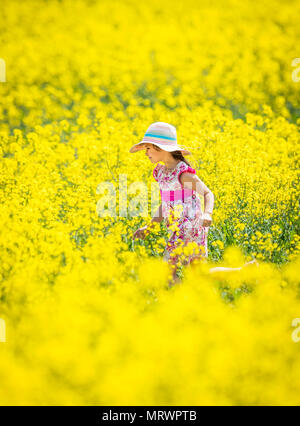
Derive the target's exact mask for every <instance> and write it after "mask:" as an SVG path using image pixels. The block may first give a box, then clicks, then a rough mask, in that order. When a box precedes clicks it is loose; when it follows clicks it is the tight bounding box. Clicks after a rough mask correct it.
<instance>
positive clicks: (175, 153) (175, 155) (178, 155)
mask: <svg viewBox="0 0 300 426" xmlns="http://www.w3.org/2000/svg"><path fill="white" fill-rule="evenodd" d="M151 145H152V146H153V147H154V149H156V151H162V149H161V148H159V147H158V146H156V145H153V144H151ZM170 154H171V155H172V157H173V158H175V160H180V161H184V162H185V163H186V164H187V165H188V166H189V167H192V166H191V165H190V163H189V162H188V161H187V160H186V158H185V157H184V156H183V155H182V152H181V151H173V152H170Z"/></svg>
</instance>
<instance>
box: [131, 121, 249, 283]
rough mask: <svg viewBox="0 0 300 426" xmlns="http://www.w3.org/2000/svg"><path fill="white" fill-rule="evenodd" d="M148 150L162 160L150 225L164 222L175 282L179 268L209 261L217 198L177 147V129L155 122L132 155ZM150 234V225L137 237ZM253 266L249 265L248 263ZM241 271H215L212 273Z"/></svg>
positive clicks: (154, 159) (166, 257)
mask: <svg viewBox="0 0 300 426" xmlns="http://www.w3.org/2000/svg"><path fill="white" fill-rule="evenodd" d="M141 149H145V150H146V156H147V157H148V158H149V160H150V161H151V162H152V163H157V162H159V161H162V162H163V163H164V165H162V164H157V165H156V167H155V168H154V170H153V177H154V179H155V180H156V181H157V182H158V183H159V187H160V194H161V204H160V206H159V208H158V210H157V212H156V214H155V215H154V217H153V219H152V221H151V223H153V222H161V221H162V220H164V221H165V224H166V226H167V229H168V233H169V239H168V242H167V245H166V248H165V251H164V254H163V258H164V260H166V261H167V262H168V263H169V264H170V265H171V266H172V269H173V271H172V272H173V281H171V282H170V283H169V285H173V283H175V282H178V281H180V280H179V278H178V277H177V270H178V266H179V265H188V264H190V263H191V262H193V261H194V260H195V259H207V257H208V251H207V236H208V229H209V226H210V225H211V223H212V213H213V207H214V195H213V193H212V191H211V190H210V189H209V188H208V187H207V186H206V185H205V184H204V182H202V181H201V180H200V179H199V177H198V176H197V175H196V170H195V169H194V168H192V167H191V165H190V164H189V163H188V161H187V160H186V159H185V157H184V156H183V154H184V155H189V154H191V153H190V151H188V150H187V149H185V148H184V147H181V146H179V145H178V144H177V136H176V129H175V127H174V126H172V125H170V124H168V123H163V122H156V123H153V124H151V125H150V127H149V128H148V129H147V132H146V133H145V136H144V138H143V140H142V141H141V142H139V143H137V144H135V145H134V146H133V147H132V148H131V149H130V152H136V151H139V150H141ZM199 195H201V196H203V197H204V212H202V210H201V200H200V197H199ZM148 232H149V229H148V227H147V226H145V227H143V228H140V229H138V230H137V231H135V233H134V235H133V239H134V238H144V237H145V235H146V233H148ZM249 263H250V262H249ZM233 269H240V268H220V267H219V268H212V269H211V270H210V271H211V272H215V271H217V270H233Z"/></svg>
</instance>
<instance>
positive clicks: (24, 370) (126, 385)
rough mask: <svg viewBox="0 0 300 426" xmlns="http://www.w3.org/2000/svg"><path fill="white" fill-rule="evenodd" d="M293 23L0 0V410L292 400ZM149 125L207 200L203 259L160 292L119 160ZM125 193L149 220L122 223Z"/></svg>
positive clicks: (200, 12)
mask: <svg viewBox="0 0 300 426" xmlns="http://www.w3.org/2000/svg"><path fill="white" fill-rule="evenodd" d="M299 14H300V3H299V2H297V1H290V2H288V3H282V2H280V1H278V0H269V1H267V2H265V3H262V2H259V3H257V4H256V5H255V8H254V7H253V3H252V2H250V1H249V0H246V1H244V2H242V3H241V2H238V1H237V0H227V1H225V0H214V1H212V2H210V3H208V2H201V1H196V0H185V1H184V2H182V1H179V0H173V1H170V0H166V1H165V2H161V1H158V0H149V1H147V2H141V1H140V2H139V1H137V0H118V1H115V2H111V1H108V0H85V1H84V0H72V1H71V0H61V1H58V0H53V1H50V0H48V1H46V0H28V1H26V2H19V1H17V0H9V1H7V2H3V4H1V10H0V27H1V32H0V59H3V60H4V61H5V70H4V67H3V63H4V61H0V66H2V70H0V76H1V75H2V76H3V75H4V74H5V81H2V82H0V159H1V161H0V201H1V209H0V222H1V226H0V321H1V322H2V324H4V323H5V328H4V331H5V336H4V335H3V336H2V341H1V335H0V366H1V368H0V383H1V386H0V404H1V405H4V404H5V405H46V404H47V405H75V404H80V405H91V404H96V405H204V404H205V405H283V404H284V405H299V404H300V356H299V354H300V328H299V327H300V319H299V318H300V278H299V277H300V235H299V234H300V233H299V228H300V226H299V225H300V220H299V193H300V189H299V152H300V150H299V148H300V131H299V126H300V104H299V99H300V68H299V70H298V69H297V67H296V66H295V65H292V63H293V60H294V59H295V58H298V57H299V56H300V53H299V47H297V43H296V41H297V40H299V39H300V27H299V22H298V21H299V19H298V17H299ZM298 44H299V43H298ZM297 49H298V50H297ZM299 63H300V60H299ZM1 64H2V65H1ZM4 71H5V73H4ZM1 72H2V74H1ZM298 76H299V77H298ZM155 121H165V122H168V123H171V124H173V125H174V126H176V129H177V136H178V143H179V144H180V145H181V144H182V145H185V146H187V147H189V148H190V149H191V151H192V153H193V155H191V156H188V157H187V160H188V161H189V162H190V163H191V164H192V166H193V167H194V168H195V169H196V172H197V175H198V176H199V177H200V179H201V180H203V182H204V183H205V184H206V185H207V186H208V188H210V189H211V190H212V192H213V193H214V196H215V205H214V212H213V223H212V226H211V227H210V230H209V239H208V252H209V258H208V262H207V263H198V264H197V265H196V266H195V267H193V268H192V267H187V268H186V269H183V268H182V270H181V274H182V279H183V281H182V285H179V286H174V287H172V288H168V286H167V282H168V278H169V276H170V270H169V267H168V265H167V264H166V263H165V262H164V261H163V260H162V253H163V251H164V247H165V244H166V238H167V233H166V228H165V226H164V224H163V223H160V224H156V225H155V229H154V232H152V233H151V234H150V235H149V236H147V237H146V238H145V240H135V242H134V243H133V241H132V234H133V233H134V231H135V230H136V229H138V228H139V227H141V226H144V225H145V224H147V223H149V222H150V220H151V211H152V210H151V208H152V207H153V203H152V201H153V200H152V199H153V198H154V201H156V202H157V203H158V202H159V187H158V185H157V183H156V182H155V181H154V179H153V176H152V170H153V167H154V165H153V164H151V163H150V161H149V160H148V158H147V157H146V156H145V152H144V151H142V152H139V153H136V154H131V153H129V149H130V147H131V146H132V145H133V144H134V143H137V142H139V141H140V140H141V139H142V137H143V135H144V133H145V131H146V129H147V127H148V126H149V125H150V124H151V123H152V122H155ZM124 179H125V181H126V188H127V189H128V193H127V198H126V200H125V201H126V204H125V207H124V200H123V199H122V197H123V195H124V191H123V189H122V188H124ZM103 182H106V183H107V182H109V184H110V185H111V187H112V188H113V194H114V196H115V197H114V203H115V204H113V206H114V208H113V212H114V214H107V215H106V216H101V215H99V209H98V207H99V200H100V199H101V197H102V196H103V194H102V193H101V188H102V187H101V185H102V183H103ZM138 182H140V183H144V185H146V187H147V193H146V195H145V194H143V197H144V199H146V204H148V207H149V208H148V210H147V212H146V213H147V214H144V213H143V212H139V211H138V208H137V210H136V212H135V213H136V214H133V213H134V212H133V210H134V209H133V208H131V209H130V214H129V213H128V211H129V205H130V203H131V206H134V205H135V200H136V197H137V195H138V192H135V187H136V183H138ZM143 197H142V198H143ZM142 198H141V199H142ZM97 206H98V207H97ZM127 207H128V210H127ZM124 209H125V213H126V214H121V211H122V213H124ZM186 250H187V251H189V250H192V247H191V248H189V247H188V248H186ZM253 256H254V257H255V258H256V259H257V260H258V262H259V263H260V266H259V267H256V266H255V265H250V266H248V267H246V268H244V269H243V270H241V271H240V272H239V273H236V272H230V273H221V272H219V273H218V274H209V273H208V270H209V268H211V267H213V266H232V267H238V266H241V265H243V264H244V263H245V262H246V261H248V260H251V259H252V257H253ZM298 319H299V321H298ZM297 327H298V328H297ZM1 330H2V334H4V331H3V327H2V328H1V323H0V331H1ZM4 337H5V338H4Z"/></svg>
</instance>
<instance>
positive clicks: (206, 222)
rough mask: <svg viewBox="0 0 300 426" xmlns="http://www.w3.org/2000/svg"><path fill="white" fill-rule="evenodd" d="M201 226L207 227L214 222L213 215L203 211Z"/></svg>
mask: <svg viewBox="0 0 300 426" xmlns="http://www.w3.org/2000/svg"><path fill="white" fill-rule="evenodd" d="M200 223H201V226H203V227H207V226H210V225H211V224H212V217H211V215H210V214H209V213H202V214H201V216H200Z"/></svg>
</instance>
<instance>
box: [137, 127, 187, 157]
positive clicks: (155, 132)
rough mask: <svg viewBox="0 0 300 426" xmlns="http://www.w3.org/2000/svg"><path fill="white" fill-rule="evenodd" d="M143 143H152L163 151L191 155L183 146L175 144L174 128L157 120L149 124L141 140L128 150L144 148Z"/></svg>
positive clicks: (175, 134)
mask: <svg viewBox="0 0 300 426" xmlns="http://www.w3.org/2000/svg"><path fill="white" fill-rule="evenodd" d="M145 143H152V144H153V145H156V146H158V147H159V148H161V149H163V150H164V151H168V152H172V151H181V152H182V154H183V155H191V152H190V151H189V150H188V149H186V148H185V147H184V146H179V145H177V133H176V128H175V127H174V126H172V124H169V123H164V122H162V121H157V122H156V123H152V124H150V126H149V127H148V129H147V131H146V133H145V135H144V137H143V140H142V141H141V142H138V143H136V144H135V145H133V146H132V147H131V148H130V150H129V152H136V151H140V150H141V149H145V146H144V145H145Z"/></svg>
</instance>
